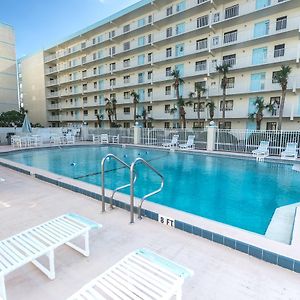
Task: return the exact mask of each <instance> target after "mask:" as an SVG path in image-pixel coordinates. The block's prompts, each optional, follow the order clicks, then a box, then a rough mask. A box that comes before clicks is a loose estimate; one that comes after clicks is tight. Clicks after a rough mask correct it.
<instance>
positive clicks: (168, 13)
mask: <svg viewBox="0 0 300 300" xmlns="http://www.w3.org/2000/svg"><path fill="white" fill-rule="evenodd" d="M172 14H173V6H169V7H167V10H166V15H167V16H171V15H172Z"/></svg>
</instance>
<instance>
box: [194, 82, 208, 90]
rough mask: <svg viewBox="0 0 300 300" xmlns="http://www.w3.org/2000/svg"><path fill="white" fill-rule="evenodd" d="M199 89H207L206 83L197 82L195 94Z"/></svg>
mask: <svg viewBox="0 0 300 300" xmlns="http://www.w3.org/2000/svg"><path fill="white" fill-rule="evenodd" d="M198 88H206V81H198V82H195V92H196V91H197V89H198Z"/></svg>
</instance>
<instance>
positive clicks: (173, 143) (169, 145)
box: [162, 134, 179, 148]
mask: <svg viewBox="0 0 300 300" xmlns="http://www.w3.org/2000/svg"><path fill="white" fill-rule="evenodd" d="M178 138H179V135H177V134H174V135H173V137H172V140H171V142H170V143H163V144H162V146H163V147H164V148H172V147H177V144H178Z"/></svg>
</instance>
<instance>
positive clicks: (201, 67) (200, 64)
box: [195, 60, 207, 71]
mask: <svg viewBox="0 0 300 300" xmlns="http://www.w3.org/2000/svg"><path fill="white" fill-rule="evenodd" d="M206 65H207V62H206V60H201V61H196V64H195V71H205V70H206Z"/></svg>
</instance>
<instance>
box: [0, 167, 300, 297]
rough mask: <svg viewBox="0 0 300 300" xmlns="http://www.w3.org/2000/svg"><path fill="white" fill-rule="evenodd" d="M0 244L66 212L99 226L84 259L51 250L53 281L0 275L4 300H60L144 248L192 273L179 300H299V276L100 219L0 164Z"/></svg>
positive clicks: (80, 203) (116, 215)
mask: <svg viewBox="0 0 300 300" xmlns="http://www.w3.org/2000/svg"><path fill="white" fill-rule="evenodd" d="M0 177H1V178H3V179H4V180H5V181H0V220H1V229H0V239H4V238H6V237H9V236H10V235H12V234H15V233H18V232H20V231H21V230H24V229H26V228H29V227H31V226H34V225H38V224H39V223H41V222H44V221H47V220H49V219H51V218H54V217H57V216H59V215H61V214H64V213H67V212H76V213H79V214H82V215H84V216H86V217H88V218H90V219H92V220H95V221H97V222H99V223H101V224H103V229H102V230H100V231H95V232H93V233H92V236H91V256H90V257H89V258H84V257H83V256H81V255H79V254H78V253H76V252H75V251H72V250H71V249H69V248H67V247H64V246H63V247H61V248H58V250H57V251H56V275H57V277H56V279H55V280H54V281H51V280H49V279H48V278H47V277H46V276H45V275H43V274H42V273H41V272H40V271H39V270H37V269H36V268H35V267H34V266H33V265H31V264H28V265H26V266H24V267H22V268H20V269H18V270H17V271H15V272H13V273H11V274H10V275H9V276H7V280H6V286H7V293H8V300H19V299H24V300H26V299H28V300H29V299H33V300H38V299H39V300H40V299H43V300H48V299H49V300H50V299H55V300H60V299H66V298H67V297H68V296H70V295H71V294H72V293H73V292H75V291H76V290H78V289H79V288H80V287H81V286H82V285H83V284H85V283H86V282H88V281H90V280H91V279H92V278H94V277H95V276H97V275H98V274H100V273H101V272H103V271H104V270H106V269H107V268H108V267H110V266H111V265H113V264H114V263H115V262H117V261H118V260H119V259H121V258H122V257H124V256H125V255H126V254H128V253H129V252H130V251H132V250H134V249H136V248H141V247H147V248H149V249H152V250H154V251H156V252H157V253H159V254H161V255H164V256H166V257H168V258H169V259H172V260H174V261H176V262H178V263H180V264H182V265H185V266H187V267H189V268H191V269H192V270H194V272H195V275H194V277H193V278H191V279H188V280H187V281H186V283H185V284H184V287H183V299H189V300H190V299H195V300H196V299H300V274H297V273H294V272H291V271H289V270H286V269H283V268H281V267H278V266H275V265H272V264H269V263H266V262H264V261H262V260H258V259H256V258H254V257H251V256H248V255H247V254H243V253H241V252H238V251H235V250H232V249H230V248H227V247H224V246H223V245H219V244H216V243H213V242H211V241H209V240H206V239H203V238H200V237H197V236H194V235H191V234H187V233H185V232H183V231H180V230H177V229H172V228H169V227H166V226H163V225H160V224H159V223H157V222H154V221H152V220H150V219H148V218H144V219H143V220H142V221H137V222H136V223H135V224H133V225H129V224H128V223H129V213H128V212H126V211H125V210H122V209H118V208H116V209H114V210H112V211H108V212H107V213H105V214H102V213H101V212H100V211H101V208H100V203H99V202H97V201H96V200H93V199H91V198H89V197H86V196H83V195H80V194H78V193H74V192H71V191H68V190H65V189H62V188H59V187H56V186H53V185H51V184H48V183H45V182H42V181H39V180H37V179H35V178H32V177H30V176H27V175H23V174H21V173H18V172H15V171H13V170H10V169H8V168H4V167H1V166H0Z"/></svg>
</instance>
